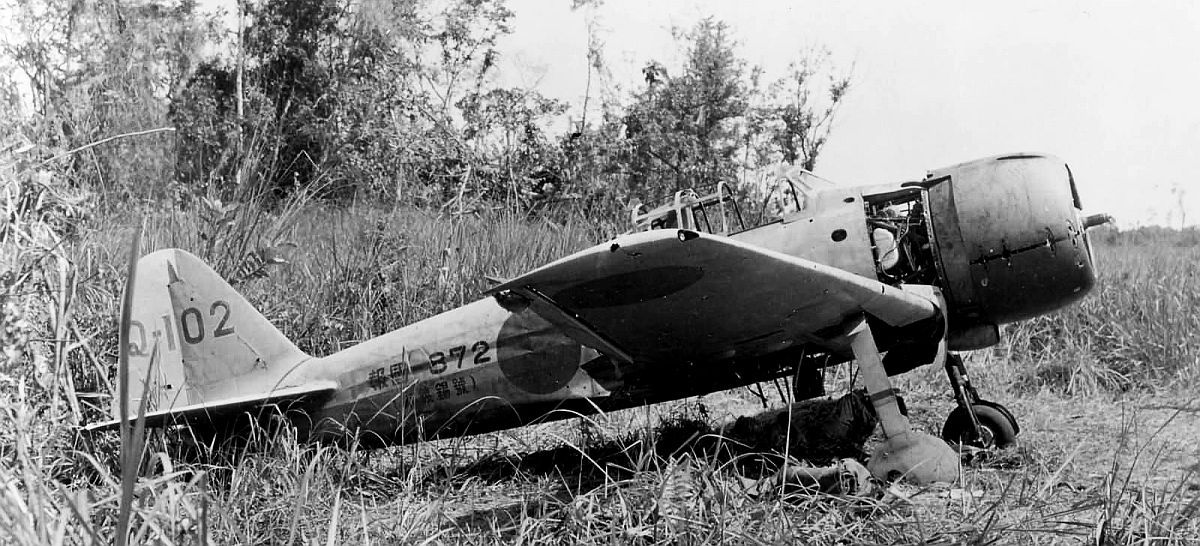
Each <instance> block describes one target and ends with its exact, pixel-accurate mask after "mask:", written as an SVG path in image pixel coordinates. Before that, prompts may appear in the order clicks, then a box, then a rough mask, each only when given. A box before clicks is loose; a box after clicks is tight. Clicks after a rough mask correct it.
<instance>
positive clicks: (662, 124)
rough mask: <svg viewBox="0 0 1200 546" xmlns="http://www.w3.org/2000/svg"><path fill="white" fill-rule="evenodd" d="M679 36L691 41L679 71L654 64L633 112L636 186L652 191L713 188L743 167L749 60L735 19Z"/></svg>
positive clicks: (705, 22)
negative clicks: (733, 32)
mask: <svg viewBox="0 0 1200 546" xmlns="http://www.w3.org/2000/svg"><path fill="white" fill-rule="evenodd" d="M677 37H679V38H680V39H683V40H685V41H686V43H687V46H686V47H687V49H686V59H685V61H684V66H683V68H682V70H681V72H680V74H679V76H676V77H672V76H671V75H670V74H669V72H668V71H667V70H666V69H665V68H664V67H663V66H662V65H661V64H659V63H657V62H654V61H651V62H650V63H649V64H647V65H646V68H645V69H643V72H642V73H643V76H644V78H645V87H644V88H643V90H642V91H641V92H640V93H638V94H637V95H636V96H635V97H634V102H633V105H632V106H631V107H630V109H629V113H628V115H627V116H626V125H627V128H628V129H627V137H628V138H629V140H630V143H631V157H630V161H629V163H630V169H631V170H632V175H631V178H630V184H631V189H634V190H635V191H641V192H645V193H647V194H661V193H667V192H672V191H676V190H678V189H682V188H686V187H693V186H695V187H706V186H710V185H713V184H715V183H717V182H718V181H721V180H730V179H732V178H734V177H735V176H736V172H737V165H736V156H737V151H738V148H739V141H740V139H739V138H738V135H739V131H740V128H739V126H738V124H737V120H739V119H740V118H742V117H743V116H744V115H745V114H746V111H747V108H748V106H749V97H748V95H747V87H746V84H745V81H746V76H747V68H746V62H745V61H744V60H742V59H740V58H739V57H738V56H737V55H736V53H735V51H734V45H735V44H734V42H733V40H732V39H731V38H730V36H729V28H728V26H727V25H726V24H725V23H723V22H719V21H716V20H714V19H712V18H707V19H703V20H701V21H700V22H699V23H697V24H696V26H695V27H693V28H692V29H691V30H690V31H688V32H686V33H681V34H679V35H678V36H677Z"/></svg>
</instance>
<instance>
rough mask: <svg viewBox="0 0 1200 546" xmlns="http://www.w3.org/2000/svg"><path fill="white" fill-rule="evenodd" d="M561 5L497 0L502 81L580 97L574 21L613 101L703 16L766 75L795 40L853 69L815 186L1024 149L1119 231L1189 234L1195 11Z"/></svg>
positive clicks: (1197, 142) (1110, 5) (1197, 160)
mask: <svg viewBox="0 0 1200 546" xmlns="http://www.w3.org/2000/svg"><path fill="white" fill-rule="evenodd" d="M569 4H570V2H568V1H567V0H511V1H510V6H511V7H512V8H513V9H514V11H515V12H516V20H515V25H514V27H515V29H514V30H515V33H514V34H513V35H512V36H511V37H509V38H508V39H507V40H506V41H505V42H504V43H503V44H502V54H503V55H504V56H505V57H504V61H505V62H504V64H503V65H502V67H503V70H504V72H505V74H504V76H505V78H506V79H509V80H511V81H513V82H514V83H518V82H519V83H524V84H537V86H538V89H539V90H541V91H542V92H543V93H545V94H547V95H550V96H554V97H557V98H560V99H563V100H566V101H568V102H571V103H573V104H579V103H581V98H582V95H583V92H584V87H585V82H586V74H587V72H586V64H585V63H586V50H587V20H588V19H589V18H591V19H593V20H595V21H596V23H597V24H598V27H599V28H600V29H601V32H600V36H601V38H602V39H603V40H604V42H606V44H607V47H606V51H605V54H606V58H607V61H608V63H609V65H610V67H611V69H612V71H613V76H614V80H616V81H619V82H623V83H624V85H625V86H626V87H627V88H630V89H631V88H633V87H634V86H635V85H636V84H637V82H638V79H639V77H640V69H641V67H642V66H644V64H645V62H646V61H647V60H648V59H652V58H653V59H659V60H664V61H665V60H666V59H671V58H674V57H675V56H676V53H675V52H676V51H677V49H678V48H677V46H676V45H675V44H674V43H673V42H672V41H671V38H670V28H671V27H672V26H682V27H688V26H690V25H692V24H693V23H694V22H695V21H696V20H697V19H699V18H701V17H705V16H710V15H711V16H714V17H716V18H717V19H720V20H724V21H726V22H727V23H729V25H730V26H731V27H732V30H733V32H734V36H735V37H736V39H737V40H738V42H739V43H740V51H741V54H742V55H743V56H744V57H745V58H746V59H747V60H749V61H750V62H751V63H753V64H758V65H761V66H763V67H764V68H765V69H766V70H767V71H768V75H778V74H780V73H781V72H782V71H783V70H784V69H785V68H786V66H787V63H788V61H790V60H792V59H794V58H796V57H797V56H798V54H799V52H801V51H804V50H806V49H808V48H811V47H813V46H823V47H826V48H828V49H829V50H831V52H832V54H833V56H834V59H835V61H836V62H837V64H838V65H840V66H842V67H845V68H849V67H851V66H853V76H854V84H853V88H852V90H851V94H850V96H849V97H848V98H847V100H846V102H845V105H844V107H843V109H842V110H841V112H840V114H839V118H838V121H837V125H836V127H835V129H834V132H833V135H832V138H831V140H830V142H829V143H828V145H827V147H826V148H825V151H824V153H823V154H822V155H821V158H820V161H819V162H818V164H817V169H816V171H817V173H818V174H820V175H823V176H824V177H826V178H829V179H832V180H834V181H838V182H842V183H853V184H858V183H878V182H888V181H895V180H908V179H914V178H919V177H921V176H923V175H924V173H925V171H926V170H929V169H933V168H937V167H942V166H946V165H950V164H953V163H958V162H961V161H966V160H970V159H974V158H978V157H983V156H989V155H995V154H1000V153H1008V152H1015V151H1040V152H1048V153H1052V154H1055V155H1058V156H1060V157H1061V158H1063V159H1064V160H1066V161H1067V162H1068V163H1069V164H1070V165H1071V168H1072V171H1073V172H1074V173H1075V177H1076V180H1077V182H1078V184H1079V186H1080V193H1081V194H1082V197H1083V201H1084V206H1085V208H1086V209H1089V210H1090V211H1104V212H1109V213H1111V214H1113V215H1114V216H1116V217H1117V219H1118V223H1119V225H1122V226H1125V227H1129V226H1134V225H1145V224H1153V223H1157V224H1167V223H1170V224H1172V225H1175V226H1178V225H1179V221H1180V213H1181V210H1182V211H1186V214H1187V223H1188V224H1195V223H1198V222H1200V183H1198V179H1200V175H1198V174H1197V172H1196V171H1197V168H1198V164H1200V157H1198V155H1200V106H1198V104H1197V100H1198V98H1200V2H1190V1H1182V0H1181V1H1177V2H1157V3H1135V2H1096V1H1087V2H1084V1H1080V2H1020V3H1017V2H1005V3H989V4H978V3H976V4H971V6H970V7H967V6H963V5H961V3H959V2H934V1H929V0H923V1H920V2H907V1H904V2H886V3H884V2H879V3H875V2H870V3H868V2H843V1H832V0H831V1H795V0H792V1H789V0H778V1H758V2H750V1H744V2H732V1H726V2H720V1H703V0H678V1H660V2H654V1H649V0H637V1H630V0H606V1H605V2H604V3H603V5H602V6H601V7H600V8H599V9H596V10H590V11H577V12H572V11H571V10H570V9H569ZM668 66H672V65H671V64H670V63H669V62H668ZM676 66H677V65H676ZM1180 192H1182V193H1183V199H1182V200H1181V199H1180V197H1179V193H1180ZM1181 207H1183V208H1182V209H1181Z"/></svg>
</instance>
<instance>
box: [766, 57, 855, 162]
mask: <svg viewBox="0 0 1200 546" xmlns="http://www.w3.org/2000/svg"><path fill="white" fill-rule="evenodd" d="M828 61H829V52H828V51H821V52H816V53H812V54H809V55H806V56H804V57H803V58H801V59H799V60H798V61H794V62H792V64H791V65H789V66H788V73H787V75H785V76H784V77H782V78H780V79H779V80H778V81H776V82H775V83H774V84H772V86H771V90H770V92H771V99H772V100H771V104H770V105H769V106H767V107H765V108H764V112H763V114H764V116H763V117H764V118H765V119H767V120H770V121H773V122H774V123H773V124H772V126H771V127H770V128H769V129H767V131H768V133H769V135H770V138H771V141H772V142H773V143H774V145H775V147H776V149H777V150H778V151H779V153H780V154H782V156H783V157H782V159H783V161H784V162H785V163H787V164H789V165H799V166H800V167H802V168H804V169H805V170H809V171H811V170H813V168H814V167H815V166H816V164H817V157H818V156H819V155H820V153H821V148H823V147H824V146H825V141H826V140H827V139H828V138H829V133H830V131H832V130H833V119H834V115H835V114H836V113H837V110H838V107H839V106H841V104H842V100H843V99H844V98H845V97H846V92H847V91H849V89H850V76H848V75H827V74H825V73H824V72H825V69H826V68H827V65H828ZM821 76H825V77H826V79H827V81H826V84H825V87H824V89H825V91H826V93H825V96H824V97H821V96H819V94H818V93H817V90H816V89H815V88H817V86H819V85H821V84H820V82H819V81H818V78H819V77H821Z"/></svg>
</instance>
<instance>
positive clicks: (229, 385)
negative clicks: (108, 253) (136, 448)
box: [113, 249, 309, 412]
mask: <svg viewBox="0 0 1200 546" xmlns="http://www.w3.org/2000/svg"><path fill="white" fill-rule="evenodd" d="M131 313H132V316H131V320H130V323H129V334H128V344H129V345H128V349H129V376H130V379H131V381H130V393H131V396H130V398H131V400H130V404H131V406H133V405H135V404H138V403H139V402H140V400H141V399H142V398H147V408H148V409H149V410H150V411H157V412H163V411H170V410H171V409H172V408H180V407H185V406H195V405H197V404H204V405H208V404H215V403H221V402H223V401H228V400H232V399H243V400H244V399H247V398H255V397H264V396H267V395H268V394H269V393H271V392H272V391H277V390H279V389H281V388H286V387H291V386H294V385H297V384H299V382H300V381H301V380H302V378H300V377H294V378H292V377H289V373H290V372H291V371H293V370H294V369H295V368H296V367H297V366H298V365H299V364H301V363H302V362H304V361H305V360H308V359H309V356H308V355H307V354H305V353H304V352H303V351H301V350H300V349H299V348H297V347H296V345H295V344H293V343H292V342H291V341H290V340H288V339H287V338H286V337H285V336H284V335H283V334H282V333H281V332H280V331H279V330H278V329H276V328H275V326H274V325H272V324H271V322H270V321H268V320H267V319H266V317H264V316H263V315H262V314H261V313H259V312H258V311H257V310H256V309H254V307H252V306H251V305H250V303H249V302H247V301H246V300H245V298H243V297H242V296H241V295H240V294H238V293H237V291H236V290H234V289H233V287H232V286H230V285H229V283H227V282H225V281H224V280H223V279H222V278H221V277H220V275H217V273H216V272H215V271H213V270H212V268H210V267H208V265H206V264H205V263H204V262H202V261H201V260H200V259H199V258H197V257H195V256H193V255H192V254H189V253H187V252H184V251H182V250H176V249H169V250H160V251H157V252H154V253H152V254H148V255H146V256H145V257H143V258H142V259H141V260H140V261H139V262H138V265H137V278H136V280H135V285H134V291H133V300H132V309H131ZM155 346H157V348H158V356H157V358H155V359H154V360H153V361H152V360H151V355H152V354H153V353H154V349H155ZM151 367H153V368H154V369H150V368H151ZM147 377H149V378H150V380H149V382H144V381H143V379H144V378H147ZM115 406H116V405H115V404H114V408H113V410H114V412H118V411H119V410H118V408H117V407H115ZM134 407H136V406H134Z"/></svg>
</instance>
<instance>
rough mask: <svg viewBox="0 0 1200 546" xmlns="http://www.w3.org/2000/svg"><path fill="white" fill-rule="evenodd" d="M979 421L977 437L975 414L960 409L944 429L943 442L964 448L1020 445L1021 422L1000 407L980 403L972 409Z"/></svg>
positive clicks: (954, 412) (958, 408)
mask: <svg viewBox="0 0 1200 546" xmlns="http://www.w3.org/2000/svg"><path fill="white" fill-rule="evenodd" d="M971 409H972V410H974V411H975V417H976V418H977V419H979V434H975V425H974V424H973V423H972V422H971V414H970V413H968V412H967V408H964V407H961V406H960V407H957V408H954V411H951V412H950V415H949V416H948V417H946V424H945V425H943V426H942V439H944V440H946V442H948V443H950V444H964V445H970V446H975V447H983V448H989V447H1008V446H1011V445H1013V444H1014V443H1016V441H1017V431H1018V430H1019V428H1018V427H1017V422H1016V420H1014V419H1013V418H1012V414H1011V413H1009V412H1008V410H1006V409H1005V408H1004V407H1003V406H1001V405H999V404H992V403H990V402H980V403H975V404H972V405H971Z"/></svg>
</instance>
